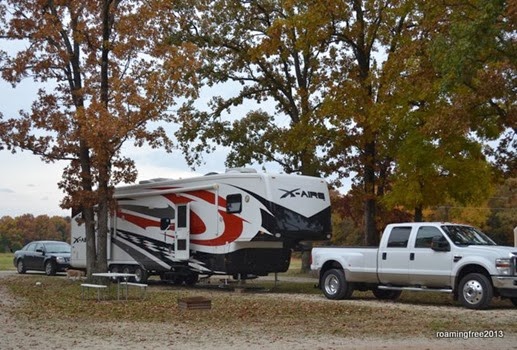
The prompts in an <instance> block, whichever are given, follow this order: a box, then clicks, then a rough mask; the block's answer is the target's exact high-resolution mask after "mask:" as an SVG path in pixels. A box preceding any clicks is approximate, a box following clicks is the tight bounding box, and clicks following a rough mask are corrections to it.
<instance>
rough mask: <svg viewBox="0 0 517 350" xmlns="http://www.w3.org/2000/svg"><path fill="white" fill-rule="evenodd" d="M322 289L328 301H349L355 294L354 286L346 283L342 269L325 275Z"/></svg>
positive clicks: (331, 270) (332, 270)
mask: <svg viewBox="0 0 517 350" xmlns="http://www.w3.org/2000/svg"><path fill="white" fill-rule="evenodd" d="M321 283H322V286H321V289H322V290H323V294H325V296H326V297H327V299H333V300H338V299H349V298H350V297H351V296H352V293H353V292H354V288H353V286H352V285H351V284H350V283H348V282H347V281H346V278H345V272H344V271H343V270H341V269H330V270H328V271H326V272H325V273H324V274H323V277H322V279H321Z"/></svg>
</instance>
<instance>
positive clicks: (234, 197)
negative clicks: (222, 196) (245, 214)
mask: <svg viewBox="0 0 517 350" xmlns="http://www.w3.org/2000/svg"><path fill="white" fill-rule="evenodd" d="M241 211H242V195H241V194H240V193H239V194H229V195H228V196H226V212H228V213H240V212H241Z"/></svg>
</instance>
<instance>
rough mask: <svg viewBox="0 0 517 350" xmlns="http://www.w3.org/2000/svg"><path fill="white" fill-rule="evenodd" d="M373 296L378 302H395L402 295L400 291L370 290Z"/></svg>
mask: <svg viewBox="0 0 517 350" xmlns="http://www.w3.org/2000/svg"><path fill="white" fill-rule="evenodd" d="M372 292H373V295H375V297H376V298H377V299H380V300H397V299H398V298H399V297H400V294H402V291H401V290H389V289H379V288H375V289H373V290H372Z"/></svg>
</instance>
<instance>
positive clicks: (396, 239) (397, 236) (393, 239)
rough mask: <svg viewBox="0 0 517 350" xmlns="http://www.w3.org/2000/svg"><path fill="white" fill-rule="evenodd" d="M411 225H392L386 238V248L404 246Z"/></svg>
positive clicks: (405, 245) (407, 239)
mask: <svg viewBox="0 0 517 350" xmlns="http://www.w3.org/2000/svg"><path fill="white" fill-rule="evenodd" d="M410 233H411V227H394V228H393V229H392V230H391V233H390V237H389V238H388V248H406V247H407V243H408V241H409V234H410Z"/></svg>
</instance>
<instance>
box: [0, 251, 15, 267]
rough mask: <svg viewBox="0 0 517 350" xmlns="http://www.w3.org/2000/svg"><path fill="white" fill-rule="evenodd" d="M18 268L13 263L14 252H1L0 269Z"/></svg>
mask: <svg viewBox="0 0 517 350" xmlns="http://www.w3.org/2000/svg"><path fill="white" fill-rule="evenodd" d="M5 270H16V268H15V267H14V265H13V254H12V253H0V271H5Z"/></svg>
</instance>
